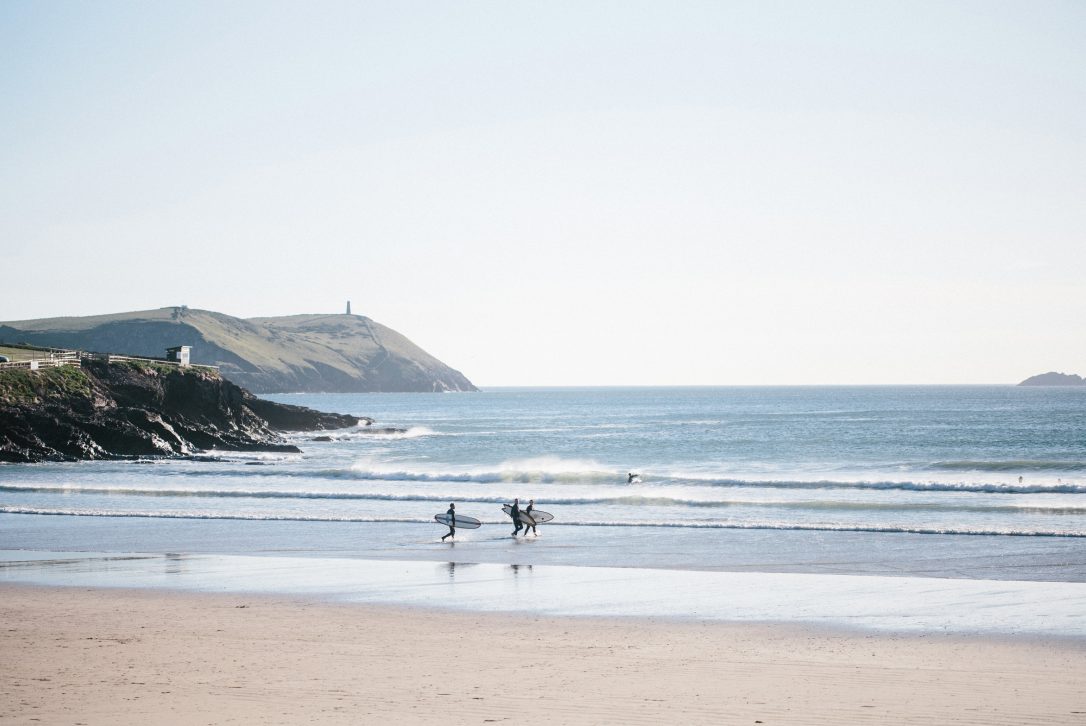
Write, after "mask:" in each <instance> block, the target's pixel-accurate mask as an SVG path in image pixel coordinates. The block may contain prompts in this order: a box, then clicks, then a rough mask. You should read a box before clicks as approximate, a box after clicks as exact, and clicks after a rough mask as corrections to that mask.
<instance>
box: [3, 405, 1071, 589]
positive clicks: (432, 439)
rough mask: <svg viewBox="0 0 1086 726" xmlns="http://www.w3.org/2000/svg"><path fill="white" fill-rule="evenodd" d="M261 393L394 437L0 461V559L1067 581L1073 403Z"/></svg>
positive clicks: (306, 438)
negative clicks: (467, 526) (448, 535)
mask: <svg viewBox="0 0 1086 726" xmlns="http://www.w3.org/2000/svg"><path fill="white" fill-rule="evenodd" d="M270 398H273V399H274V400H278V401H283V402H287V403H293V404H300V405H305V406H310V407H313V408H318V409H322V410H328V411H338V412H345V413H352V414H358V415H366V416H372V417H374V418H376V419H377V420H378V424H376V426H375V427H383V426H395V427H401V428H403V429H405V430H406V431H405V433H400V434H380V433H371V432H368V431H367V430H366V429H364V428H358V429H349V430H342V431H336V432H330V436H331V437H332V439H333V440H332V441H329V442H318V441H313V440H312V439H313V438H314V437H315V436H316V434H304V435H296V436H293V437H292V440H293V441H294V442H295V443H297V445H298V446H299V447H300V448H301V449H302V450H303V453H301V454H298V455H280V454H237V453H229V452H210V454H209V455H208V456H207V457H204V458H203V459H201V460H169V461H155V462H85V463H78V464H44V465H33V466H24V465H6V466H0V549H7V550H13V549H37V550H55V551H71V550H84V551H106V552H108V551H135V552H164V551H167V550H176V551H184V552H207V553H216V552H217V553H224V554H258V555H267V554H281V553H283V552H290V553H296V554H302V555H304V556H310V557H312V556H318V557H319V556H335V557H342V556H348V557H350V556H357V557H368V558H380V559H385V558H393V559H395V558H399V559H416V560H418V559H423V560H425V559H431V560H433V559H438V560H443V559H455V560H457V561H465V562H502V563H513V564H516V563H528V564H548V565H595V566H613V567H657V568H660V567H664V568H678V569H691V570H697V569H702V570H712V569H717V570H733V571H762V572H817V573H835V574H842V573H843V574H878V575H912V576H925V577H950V578H954V577H965V578H975V579H985V578H988V579H990V578H996V579H1005V580H1011V579H1015V580H1047V581H1069V582H1082V581H1086V389H1075V388H1019V387H1013V386H908V387H734V388H584V389H495V390H487V391H484V392H481V393H478V394H444V395H424V394H296V395H279V396H270ZM630 473H635V474H637V477H635V478H634V480H633V481H629V474H630ZM513 497H520V499H521V501H522V502H526V501H527V500H528V499H529V498H534V499H535V501H536V507H537V508H538V509H541V510H544V511H547V512H550V513H552V514H553V515H554V516H555V519H554V521H553V522H552V523H549V524H546V525H542V526H541V527H540V528H539V529H540V536H539V537H531V538H529V540H528V541H525V540H523V539H518V540H513V539H512V538H511V537H510V536H509V535H510V533H511V527H510V521H509V519H508V517H506V516H505V515H504V514H503V513H502V511H501V508H500V507H501V504H502V503H505V502H509V501H511V500H512V498H513ZM450 501H455V502H456V503H457V511H458V512H459V513H461V514H465V515H469V516H473V517H477V518H479V519H480V520H482V521H483V522H484V525H483V527H481V528H480V529H478V530H460V531H459V532H458V535H457V542H456V543H455V544H446V543H441V542H440V541H439V540H438V538H439V537H440V535H441V534H443V533H444V532H445V531H446V530H445V529H444V528H442V527H441V526H439V525H437V524H435V523H433V522H432V518H433V516H434V515H435V514H437V513H439V512H444V511H445V509H446V507H447V506H448V503H449V502H450Z"/></svg>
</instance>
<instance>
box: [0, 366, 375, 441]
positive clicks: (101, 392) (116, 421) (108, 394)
mask: <svg viewBox="0 0 1086 726" xmlns="http://www.w3.org/2000/svg"><path fill="white" fill-rule="evenodd" d="M258 412H259V413H258ZM360 421H362V422H365V423H367V424H368V423H372V420H371V419H359V418H357V417H355V416H348V415H343V414H326V413H321V412H318V411H313V410H312V409H307V408H303V407H301V406H287V405H282V404H276V403H272V402H271V401H263V400H260V399H257V398H256V397H254V396H253V395H252V394H251V393H249V392H248V391H245V390H243V389H241V388H239V387H238V386H236V385H234V384H233V383H231V382H230V381H227V380H224V379H223V378H222V377H220V376H219V375H218V374H217V373H215V372H213V371H205V370H200V369H196V368H184V369H182V368H177V367H174V366H167V365H160V364H153V363H150V364H148V363H139V362H126V363H105V362H103V361H84V364H83V367H82V368H76V367H72V366H69V367H63V368H52V369H44V370H40V371H35V372H31V371H28V370H0V461H8V462H35V461H74V460H79V459H119V458H130V457H145V456H155V457H158V456H184V455H191V454H194V453H197V452H199V451H201V450H206V449H224V450H231V451H287V452H296V451H298V449H297V447H295V446H292V445H289V444H287V443H286V442H285V441H284V439H283V437H282V436H281V435H280V434H279V433H278V432H279V431H286V430H292V431H313V430H322V429H336V428H344V427H347V426H355V425H357V424H358V423H359V422H360Z"/></svg>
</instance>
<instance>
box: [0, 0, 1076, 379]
mask: <svg viewBox="0 0 1086 726" xmlns="http://www.w3.org/2000/svg"><path fill="white" fill-rule="evenodd" d="M0 139H2V141H0V320H20V319H29V318H42V317H53V316H68V315H94V314H103V313H111V312H121V311H127V310H140V309H148V308H158V307H164V306H172V305H181V304H185V305H188V306H189V307H192V308H202V309H208V310H215V311H219V312H223V313H227V314H230V315H236V316H239V317H257V316H272V315H290V314H296V313H318V312H329V313H337V312H342V311H343V309H344V308H345V305H346V301H347V300H350V301H351V305H352V311H353V312H355V313H358V314H363V315H367V316H369V317H371V318H373V319H374V320H376V321H378V322H380V323H383V324H385V325H388V326H390V327H392V328H394V329H396V330H398V331H399V332H401V333H403V334H404V335H406V336H407V337H408V338H410V339H412V340H413V341H414V342H416V343H417V344H419V345H420V346H422V347H423V348H424V349H426V350H427V351H429V352H430V353H432V354H433V355H435V356H437V357H438V358H440V359H441V360H443V361H444V362H446V363H448V364H449V365H451V366H453V367H454V368H457V369H458V370H460V371H462V372H463V373H464V374H465V375H467V376H468V377H469V378H470V379H471V380H472V381H473V382H474V383H476V384H477V385H480V386H501V385H759V384H881V383H915V384H927V383H1014V382H1017V381H1019V380H1021V379H1023V378H1025V377H1027V376H1030V375H1033V374H1036V373H1040V372H1044V371H1048V370H1057V371H1065V372H1077V373H1081V374H1086V326H1084V323H1086V4H1084V3H1081V2H1055V1H1052V2H1048V1H1038V2H1025V1H1023V2H1001V1H999V0H986V1H985V2H950V1H939V2H923V1H917V0H909V1H908V2H885V1H873V2H862V1H860V0H854V1H851V2H834V1H832V0H827V1H824V2H816V3H811V2H774V1H772V0H769V1H753V0H752V1H750V2H722V1H714V2H662V1H661V2H636V1H628V0H624V1H622V2H591V1H585V0H578V1H577V2H562V1H560V0H554V1H549V2H531V3H529V2H515V1H510V0H500V1H495V2H410V1H397V2H380V3H374V2H343V3H340V2H325V1H320V0H318V1H316V2H306V3H299V2H284V3H278V2H269V1H268V0H260V1H259V2H243V1H239V0H235V1H231V2H188V1H186V2H156V3H146V2H111V1H108V0H104V1H103V2H96V3H88V2H81V1H80V2H64V1H50V2H36V1H31V0H5V2H3V3H0Z"/></svg>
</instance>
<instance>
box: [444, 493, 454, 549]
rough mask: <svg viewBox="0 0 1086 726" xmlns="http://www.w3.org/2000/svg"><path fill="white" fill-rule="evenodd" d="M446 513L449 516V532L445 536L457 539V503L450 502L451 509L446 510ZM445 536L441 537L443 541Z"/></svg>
mask: <svg viewBox="0 0 1086 726" xmlns="http://www.w3.org/2000/svg"><path fill="white" fill-rule="evenodd" d="M445 514H446V516H448V518H449V533H448V534H447V535H445V537H452V538H453V539H456V505H455V504H454V503H452V502H449V511H447V512H445ZM445 537H442V538H441V541H442V542H444V541H445Z"/></svg>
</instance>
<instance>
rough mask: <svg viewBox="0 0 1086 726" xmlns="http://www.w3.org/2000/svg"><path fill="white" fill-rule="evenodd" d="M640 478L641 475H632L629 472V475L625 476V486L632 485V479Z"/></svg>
mask: <svg viewBox="0 0 1086 726" xmlns="http://www.w3.org/2000/svg"><path fill="white" fill-rule="evenodd" d="M640 478H641V475H640V474H635V473H633V472H632V471H631V472H630V473H628V474H627V475H626V483H627V484H633V483H634V479H640Z"/></svg>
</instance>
